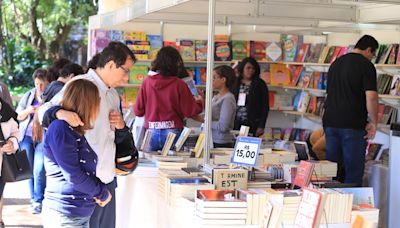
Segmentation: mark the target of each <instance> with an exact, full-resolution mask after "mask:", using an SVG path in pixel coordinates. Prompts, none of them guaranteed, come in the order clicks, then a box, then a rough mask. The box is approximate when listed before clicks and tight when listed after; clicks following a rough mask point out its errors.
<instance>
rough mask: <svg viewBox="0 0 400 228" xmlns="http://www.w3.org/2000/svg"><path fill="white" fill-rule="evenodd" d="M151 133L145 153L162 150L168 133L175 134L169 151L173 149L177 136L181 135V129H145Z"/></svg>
mask: <svg viewBox="0 0 400 228" xmlns="http://www.w3.org/2000/svg"><path fill="white" fill-rule="evenodd" d="M147 130H148V131H150V132H151V139H150V143H149V146H148V148H147V151H149V152H152V151H158V150H162V148H163V147H164V144H165V140H166V139H167V136H168V133H170V132H172V133H175V134H176V136H175V139H174V142H173V143H172V147H171V149H173V148H174V147H175V143H176V141H177V140H178V138H179V136H180V135H181V132H182V129H181V128H174V129H147Z"/></svg>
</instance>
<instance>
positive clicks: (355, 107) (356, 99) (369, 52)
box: [322, 35, 379, 186]
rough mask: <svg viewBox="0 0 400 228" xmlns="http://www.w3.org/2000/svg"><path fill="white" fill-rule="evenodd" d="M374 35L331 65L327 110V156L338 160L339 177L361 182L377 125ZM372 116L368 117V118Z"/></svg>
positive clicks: (376, 43) (363, 39)
mask: <svg viewBox="0 0 400 228" xmlns="http://www.w3.org/2000/svg"><path fill="white" fill-rule="evenodd" d="M378 45H379V44H378V42H377V41H376V40H375V38H373V37H372V36H369V35H365V36H363V37H362V38H361V39H360V40H359V41H358V42H357V44H356V46H355V48H354V51H353V52H352V53H349V54H346V55H344V56H342V57H340V58H338V59H337V60H336V61H335V62H333V63H332V65H331V66H330V68H329V71H328V85H327V97H326V103H325V112H324V116H323V118H322V122H323V126H324V131H325V137H326V158H327V159H328V160H330V161H333V162H337V163H338V180H339V181H341V182H344V183H352V184H356V185H358V186H361V184H362V178H363V174H364V161H365V150H366V147H367V140H369V139H373V138H374V137H375V133H376V127H377V115H378V114H377V113H378V93H377V92H376V91H377V88H376V87H377V86H376V84H377V82H376V69H375V66H374V65H373V64H372V63H371V60H372V58H373V57H374V56H375V52H376V50H377V48H378ZM368 119H369V120H368Z"/></svg>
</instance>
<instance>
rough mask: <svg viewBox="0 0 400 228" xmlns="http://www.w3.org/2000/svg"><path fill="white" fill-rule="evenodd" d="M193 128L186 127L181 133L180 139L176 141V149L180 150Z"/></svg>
mask: <svg viewBox="0 0 400 228" xmlns="http://www.w3.org/2000/svg"><path fill="white" fill-rule="evenodd" d="M190 132H191V129H190V128H188V127H184V128H183V130H182V132H181V134H180V135H179V138H178V140H177V141H176V143H175V150H176V151H180V150H181V148H182V146H183V144H184V143H185V141H186V139H187V138H188V137H189V134H190Z"/></svg>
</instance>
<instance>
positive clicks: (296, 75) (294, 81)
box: [290, 66, 304, 86]
mask: <svg viewBox="0 0 400 228" xmlns="http://www.w3.org/2000/svg"><path fill="white" fill-rule="evenodd" d="M303 71H304V67H303V66H295V67H294V68H292V81H291V82H290V85H291V86H296V85H297V83H298V81H299V78H300V76H301V73H302V72H303Z"/></svg>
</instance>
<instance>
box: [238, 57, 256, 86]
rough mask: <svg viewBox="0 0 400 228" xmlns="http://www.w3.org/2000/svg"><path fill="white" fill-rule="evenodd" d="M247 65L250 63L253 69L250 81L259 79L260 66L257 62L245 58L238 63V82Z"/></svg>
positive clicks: (250, 58)
mask: <svg viewBox="0 0 400 228" xmlns="http://www.w3.org/2000/svg"><path fill="white" fill-rule="evenodd" d="M247 63H250V64H251V65H253V67H254V74H253V75H252V76H251V79H253V78H254V77H260V72H261V70H260V65H259V64H258V62H257V60H255V59H254V58H252V57H247V58H244V59H243V60H242V61H241V62H240V63H239V69H238V70H239V82H240V80H242V78H243V71H244V67H245V66H246V64H247Z"/></svg>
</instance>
